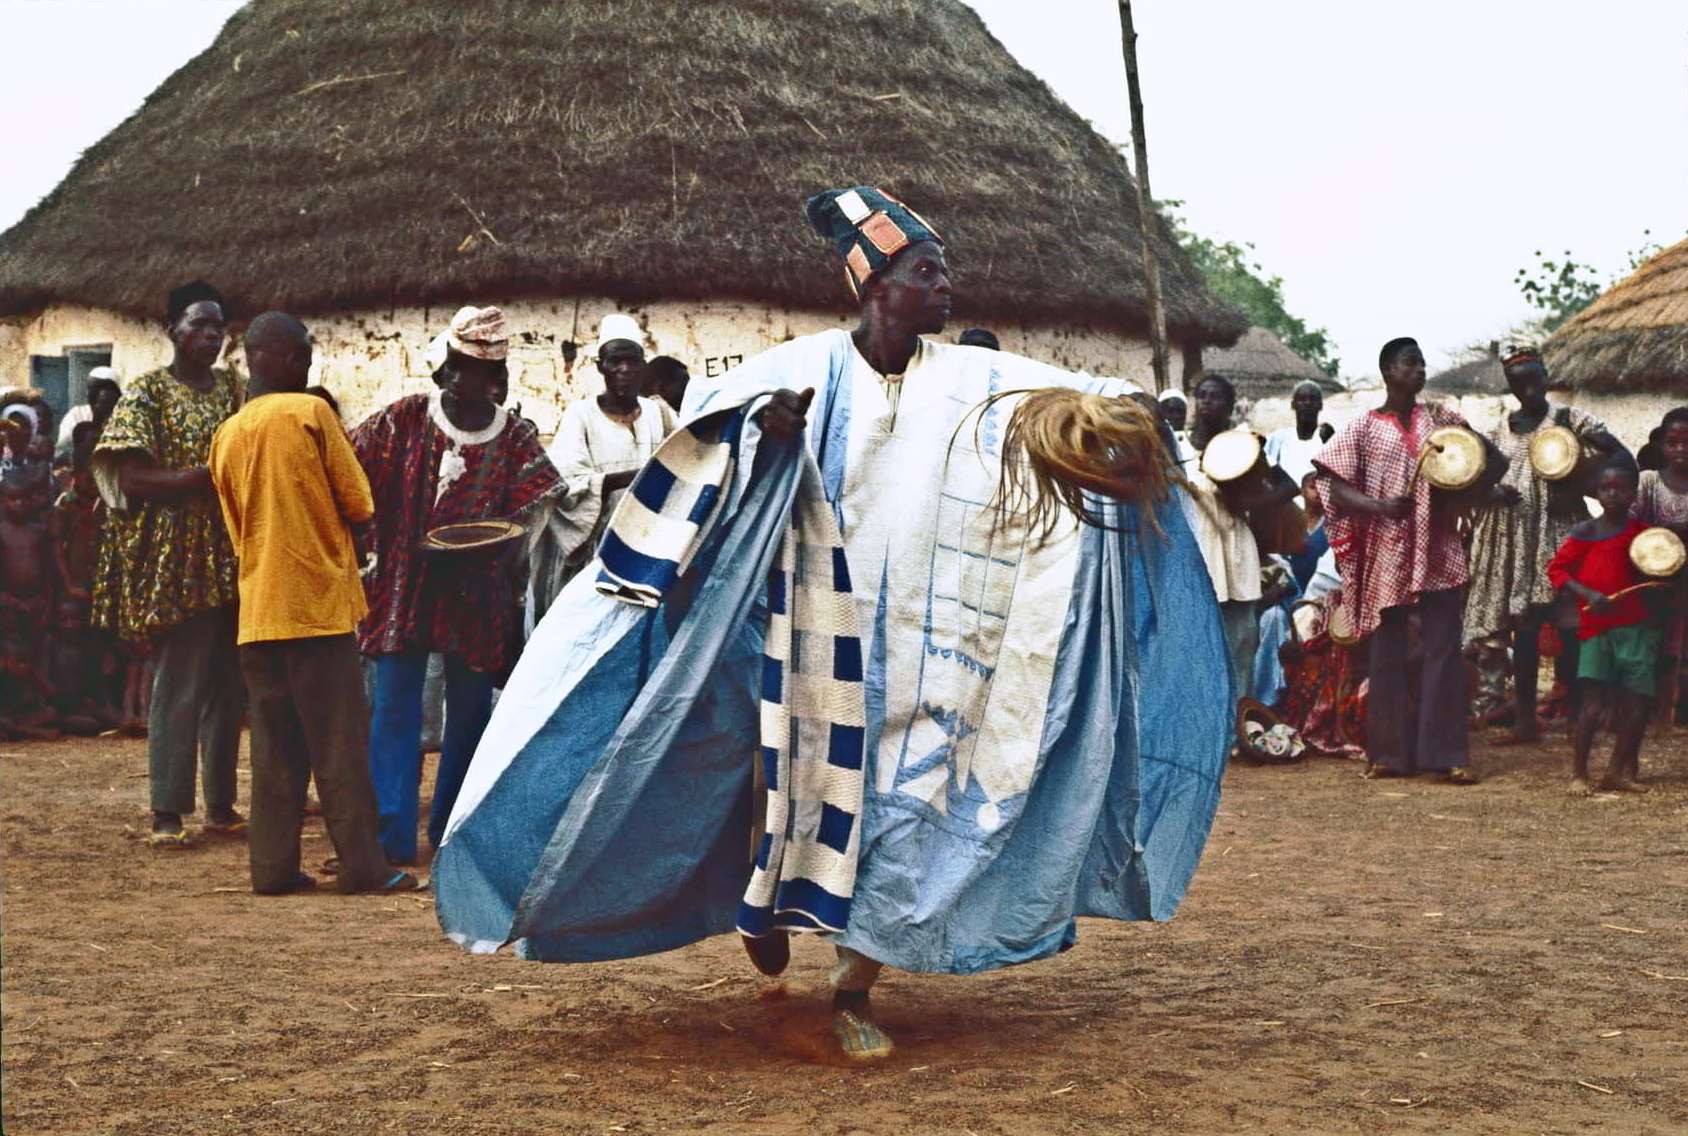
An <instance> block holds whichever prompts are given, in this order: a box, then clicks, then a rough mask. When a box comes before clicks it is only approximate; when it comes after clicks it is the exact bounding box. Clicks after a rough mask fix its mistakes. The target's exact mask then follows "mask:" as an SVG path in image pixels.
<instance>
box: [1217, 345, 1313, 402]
mask: <svg viewBox="0 0 1688 1136" xmlns="http://www.w3.org/2000/svg"><path fill="white" fill-rule="evenodd" d="M1202 373H1203V374H1204V375H1222V376H1223V377H1225V378H1227V379H1229V380H1230V381H1231V385H1232V386H1234V387H1236V388H1237V394H1239V395H1241V396H1242V397H1244V398H1255V399H1259V398H1279V397H1281V398H1288V397H1289V396H1290V395H1291V394H1292V393H1293V392H1294V390H1295V387H1296V384H1298V383H1303V382H1306V381H1307V380H1308V379H1311V380H1313V381H1314V382H1316V383H1318V384H1319V386H1320V387H1321V388H1322V389H1323V390H1324V391H1325V392H1326V393H1330V392H1332V391H1339V390H1341V389H1342V384H1341V383H1339V382H1337V381H1336V380H1335V379H1333V378H1331V377H1330V376H1329V375H1327V374H1325V373H1324V372H1323V371H1321V370H1319V368H1318V367H1317V366H1316V365H1315V364H1313V363H1310V362H1308V361H1307V360H1306V359H1303V358H1302V357H1301V356H1299V355H1297V354H1296V353H1295V352H1293V351H1291V350H1290V349H1289V348H1288V347H1286V346H1284V341H1283V340H1281V339H1279V338H1278V337H1277V336H1276V335H1274V334H1272V333H1271V332H1270V331H1267V330H1266V329H1265V328H1263V327H1251V328H1249V329H1248V330H1247V331H1245V332H1244V333H1243V336H1242V338H1241V339H1239V340H1237V342H1236V345H1235V346H1233V347H1226V348H1222V349H1220V350H1216V351H1214V350H1209V351H1203V352H1202Z"/></svg>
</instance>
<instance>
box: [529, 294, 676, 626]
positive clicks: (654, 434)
mask: <svg viewBox="0 0 1688 1136" xmlns="http://www.w3.org/2000/svg"><path fill="white" fill-rule="evenodd" d="M643 341H644V333H643V332H642V331H641V330H640V328H639V324H638V321H636V320H635V319H633V318H632V317H631V316H626V315H620V314H613V313H612V314H611V315H607V316H605V317H604V319H603V322H602V323H601V324H600V325H599V327H598V344H597V347H596V349H595V350H594V351H593V352H592V355H593V358H594V359H595V360H596V361H597V364H598V370H599V372H600V373H601V374H602V375H603V376H604V390H603V393H602V394H599V395H597V396H596V397H593V398H582V399H578V400H576V401H575V402H571V403H570V404H569V405H568V406H567V407H566V408H565V409H564V410H563V418H562V422H561V423H560V424H559V425H558V426H557V433H556V436H555V437H553V438H552V439H551V446H550V448H549V449H548V450H547V451H546V454H547V456H548V457H549V458H550V459H551V464H552V465H554V466H556V467H557V472H558V473H560V474H562V475H563V483H564V485H565V486H567V488H566V490H565V492H564V495H563V497H562V498H561V500H560V501H559V503H558V505H557V507H556V508H555V509H553V510H552V512H551V514H550V516H549V518H548V519H547V521H546V525H545V530H544V532H543V533H542V534H541V536H540V538H539V544H538V547H537V548H536V549H535V555H534V556H533V560H532V563H533V612H532V617H533V620H534V622H535V623H537V622H538V621H539V619H541V618H542V617H543V616H544V615H545V611H546V609H547V608H549V607H550V606H551V603H552V601H553V600H555V599H556V597H557V593H558V592H560V591H562V590H563V585H564V584H566V583H568V582H569V580H570V579H572V578H573V577H574V575H575V573H577V572H579V571H580V569H581V568H582V567H583V566H584V565H585V564H586V563H587V562H588V561H590V560H591V559H592V555H593V553H594V552H595V551H596V549H597V544H598V539H599V538H600V537H601V536H602V535H603V531H604V524H605V522H607V521H608V520H609V518H610V514H611V513H613V512H614V511H615V506H616V503H617V502H618V501H620V500H621V495H622V494H623V493H625V492H626V491H627V487H628V486H629V485H631V484H632V483H633V475H634V474H636V473H637V472H639V469H640V467H642V466H643V465H644V464H645V462H647V461H649V460H650V456H651V455H652V454H653V453H655V452H656V448H657V446H659V445H661V444H662V440H663V439H664V438H666V437H668V435H669V434H670V433H672V432H673V430H674V411H673V410H672V409H671V408H670V407H669V406H668V404H667V403H665V402H663V401H662V400H661V399H657V398H644V397H642V396H641V395H640V394H639V387H640V385H641V384H642V383H643V381H644V377H645V376H644V371H645V348H644V342H643Z"/></svg>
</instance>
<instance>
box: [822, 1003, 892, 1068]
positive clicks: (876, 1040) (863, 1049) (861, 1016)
mask: <svg viewBox="0 0 1688 1136" xmlns="http://www.w3.org/2000/svg"><path fill="white" fill-rule="evenodd" d="M832 1035H833V1036H834V1037H836V1038H837V1039H838V1047H839V1048H840V1049H841V1050H843V1052H844V1056H845V1057H846V1058H848V1059H849V1060H851V1061H883V1060H884V1059H885V1058H887V1057H889V1056H891V1052H892V1051H893V1050H894V1049H896V1046H895V1045H893V1044H892V1042H891V1039H890V1038H889V1037H888V1036H886V1033H885V1031H884V1030H882V1029H880V1028H879V1023H877V1022H875V1021H874V1020H873V1007H872V1005H870V1004H869V1002H868V996H867V991H866V990H838V991H835V992H834V993H833V995H832Z"/></svg>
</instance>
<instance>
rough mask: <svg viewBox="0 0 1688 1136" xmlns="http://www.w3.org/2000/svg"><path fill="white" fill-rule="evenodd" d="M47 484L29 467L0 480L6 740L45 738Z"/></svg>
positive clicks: (0, 693)
mask: <svg viewBox="0 0 1688 1136" xmlns="http://www.w3.org/2000/svg"><path fill="white" fill-rule="evenodd" d="M49 484H50V482H49V480H48V477H47V474H46V471H45V470H43V469H38V468H36V467H33V466H30V465H21V464H19V465H13V466H12V467H11V468H9V469H8V470H6V472H5V473H4V474H3V475H0V674H3V681H0V720H3V721H4V723H5V726H4V728H5V729H6V731H7V733H8V736H12V735H15V736H19V737H37V736H40V737H46V736H51V730H50V729H49V728H48V727H49V724H50V722H51V720H52V716H53V715H52V710H51V708H50V707H48V706H47V704H46V696H47V694H48V693H49V690H50V688H49V687H48V686H47V682H46V676H45V675H44V674H43V673H42V671H41V666H40V663H41V659H42V657H43V655H44V653H45V641H46V637H47V628H48V625H49V621H50V617H51V613H52V601H53V591H54V575H55V573H54V569H53V551H52V541H51V539H50V538H49V536H48V531H47V488H48V486H49ZM38 730H40V731H45V732H44V733H38V732H37V731H38Z"/></svg>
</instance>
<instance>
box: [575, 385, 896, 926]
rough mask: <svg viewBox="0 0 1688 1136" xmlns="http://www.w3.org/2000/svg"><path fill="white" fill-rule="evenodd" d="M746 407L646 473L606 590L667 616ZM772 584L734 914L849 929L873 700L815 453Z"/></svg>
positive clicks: (715, 417) (679, 434) (607, 572)
mask: <svg viewBox="0 0 1688 1136" xmlns="http://www.w3.org/2000/svg"><path fill="white" fill-rule="evenodd" d="M749 413H750V407H749V406H748V405H744V404H741V405H740V406H738V407H735V408H732V409H730V410H718V411H717V412H716V413H711V414H709V415H707V416H705V417H702V418H699V419H696V420H694V421H693V422H691V423H689V424H687V425H686V426H683V427H681V428H680V429H678V430H676V431H675V432H674V433H673V434H672V435H670V436H669V438H668V439H667V440H666V441H665V442H663V444H662V445H661V446H660V447H659V448H658V449H657V451H656V453H655V454H654V455H652V457H651V460H650V461H649V462H648V463H646V465H645V467H644V468H643V469H642V470H640V472H639V475H638V476H637V477H636V478H635V479H634V481H633V484H632V486H631V487H630V489H629V491H628V493H627V494H626V495H625V496H624V497H623V498H622V501H621V503H620V504H619V505H618V506H617V507H616V511H615V514H614V515H613V516H612V517H611V518H610V522H609V525H608V527H607V529H606V530H605V534H604V540H603V544H602V545H601V546H600V548H599V550H598V555H599V562H600V568H599V572H598V578H597V582H596V586H597V589H598V591H600V592H601V593H603V594H605V595H607V596H610V597H612V598H615V599H618V600H621V601H623V602H626V603H631V604H637V605H639V606H643V607H656V606H658V605H660V604H661V602H662V599H663V596H664V595H665V594H666V593H667V592H668V589H669V588H670V587H671V586H672V585H673V584H674V583H675V581H677V580H678V579H679V578H680V577H681V576H682V575H683V574H684V573H685V571H686V567H687V565H688V564H690V562H691V560H692V557H693V556H694V555H695V554H696V553H697V550H698V549H699V547H700V546H701V545H702V543H703V540H704V538H705V537H706V536H707V535H708V533H709V530H710V527H711V526H712V524H713V523H714V521H715V520H716V518H717V515H718V514H719V512H720V510H721V507H722V504H723V502H724V501H725V499H726V497H727V493H726V489H727V487H728V486H729V485H730V484H731V481H732V478H733V474H734V470H735V467H736V464H737V462H738V460H739V449H740V446H739V443H740V440H741V437H742V429H743V424H744V422H745V420H746V418H747V417H748V415H749ZM797 461H798V462H799V463H800V466H799V472H798V477H797V479H796V490H795V497H794V500H793V503H792V508H791V515H790V519H789V521H788V522H787V526H786V531H785V534H784V537H783V538H782V540H781V542H780V548H779V551H778V554H777V556H776V559H775V562H774V564H773V566H772V567H771V568H770V570H769V575H768V586H767V593H766V599H767V608H768V621H767V627H766V631H765V635H764V645H763V659H762V683H761V687H762V689H761V725H760V738H759V741H760V749H761V752H760V759H761V763H762V766H761V768H762V775H763V778H764V779H765V781H766V785H767V794H766V819H765V824H764V832H763V835H762V838H761V840H760V841H759V842H758V845H757V848H756V858H755V863H754V866H753V868H752V872H751V878H750V883H749V886H748V887H747V888H746V890H745V894H744V900H743V903H742V904H741V906H740V908H739V916H738V928H739V930H740V931H741V932H742V933H743V934H746V935H751V936H760V935H765V934H768V933H769V932H772V931H777V930H787V931H841V930H843V929H844V927H845V925H846V924H847V923H848V921H849V915H850V900H851V897H852V895H853V893H854V891H855V880H856V860H857V855H858V853H859V850H860V842H861V825H860V815H861V807H862V791H863V781H862V779H863V765H864V762H863V756H864V731H865V728H866V722H867V714H866V700H865V694H864V688H863V683H862V646H861V636H860V633H859V630H858V626H857V616H856V607H855V599H854V596H853V595H852V593H851V590H850V572H849V566H848V564H847V563H846V562H845V557H844V542H843V539H842V537H841V536H840V535H839V531H838V524H837V521H836V519H835V517H834V515H833V511H832V507H831V506H830V505H829V504H828V502H827V500H826V496H825V492H824V490H823V488H822V484H821V476H820V471H819V469H818V468H817V467H816V465H815V461H814V459H813V458H812V457H811V456H810V454H809V452H808V450H807V449H800V451H799V453H798V454H797Z"/></svg>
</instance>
